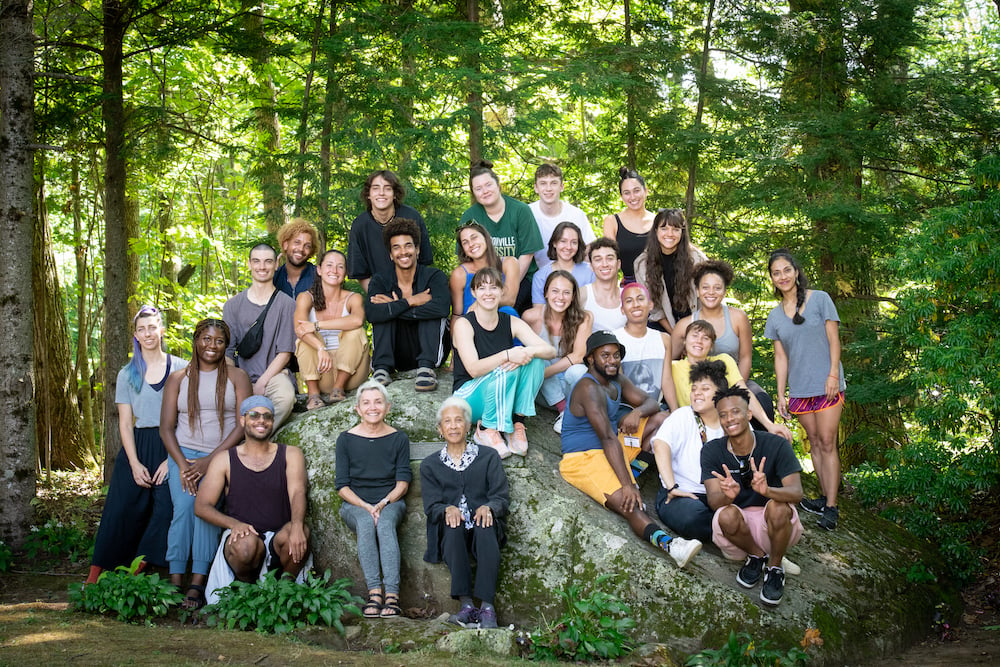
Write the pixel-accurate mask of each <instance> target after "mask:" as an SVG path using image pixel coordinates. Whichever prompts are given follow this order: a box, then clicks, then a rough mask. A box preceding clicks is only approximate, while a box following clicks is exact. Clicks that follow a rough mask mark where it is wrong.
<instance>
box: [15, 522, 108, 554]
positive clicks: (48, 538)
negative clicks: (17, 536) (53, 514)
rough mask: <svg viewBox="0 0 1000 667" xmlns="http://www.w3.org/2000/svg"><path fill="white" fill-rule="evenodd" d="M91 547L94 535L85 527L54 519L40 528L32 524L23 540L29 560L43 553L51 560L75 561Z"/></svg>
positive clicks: (88, 552)
mask: <svg viewBox="0 0 1000 667" xmlns="http://www.w3.org/2000/svg"><path fill="white" fill-rule="evenodd" d="M93 548H94V537H93V536H92V535H89V534H88V533H87V531H86V530H85V529H83V528H80V527H79V526H78V525H77V524H76V523H71V524H69V525H66V524H64V523H63V522H62V521H59V520H56V519H49V520H48V521H46V522H45V524H44V525H43V526H42V527H41V528H39V527H38V526H32V527H31V531H30V532H29V533H28V537H27V539H25V541H24V551H25V553H26V554H27V556H28V560H31V561H34V560H38V559H39V557H41V556H43V555H44V556H46V557H48V559H51V560H59V559H62V558H66V559H68V560H69V561H70V562H73V563H75V562H77V561H78V560H80V559H82V558H84V557H86V556H89V555H90V552H91V550H92V549H93Z"/></svg>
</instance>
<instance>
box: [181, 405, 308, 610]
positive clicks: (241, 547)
mask: <svg viewBox="0 0 1000 667" xmlns="http://www.w3.org/2000/svg"><path fill="white" fill-rule="evenodd" d="M239 422H240V426H242V427H243V431H244V435H245V440H244V441H243V442H242V443H240V444H239V445H237V446H236V447H233V448H232V449H230V450H229V452H228V453H227V454H224V455H221V456H216V457H215V458H213V459H212V463H211V464H210V465H209V467H208V472H207V473H206V474H205V478H204V479H203V480H202V482H201V486H200V487H199V488H198V497H197V498H196V499H195V504H194V511H195V514H196V515H197V516H199V517H200V518H202V519H203V520H205V521H207V522H208V523H211V524H213V525H216V526H219V527H220V528H224V529H225V532H224V533H223V534H222V541H221V543H220V545H219V549H218V552H217V553H216V556H215V561H213V563H212V571H211V572H210V573H209V577H208V586H207V587H206V588H207V590H208V595H207V596H206V598H207V600H208V602H209V604H211V603H213V602H214V601H215V600H217V599H218V596H217V593H216V591H217V590H218V589H219V588H222V587H224V586H227V585H228V584H229V583H231V582H232V581H233V579H239V580H240V581H256V580H257V579H258V578H260V577H263V576H264V575H265V574H267V572H268V571H270V570H279V572H278V575H279V576H280V575H281V574H284V573H287V574H289V575H291V576H292V578H293V579H294V578H297V577H298V576H299V573H300V572H302V570H303V567H304V566H306V565H307V562H308V560H309V544H308V541H309V529H308V528H307V527H306V525H305V515H306V465H305V457H304V456H303V455H302V450H300V449H299V448H298V447H292V446H289V445H282V444H278V443H275V442H271V440H270V437H271V431H272V430H273V427H274V404H273V403H272V402H271V400H270V399H268V398H267V397H266V396H256V395H255V396H250V397H249V398H247V399H246V400H245V401H243V403H242V404H241V405H240V416H239ZM223 492H224V493H225V498H226V501H225V505H224V509H225V512H222V511H220V510H219V509H217V508H216V505H217V504H218V502H219V498H220V497H222V494H223Z"/></svg>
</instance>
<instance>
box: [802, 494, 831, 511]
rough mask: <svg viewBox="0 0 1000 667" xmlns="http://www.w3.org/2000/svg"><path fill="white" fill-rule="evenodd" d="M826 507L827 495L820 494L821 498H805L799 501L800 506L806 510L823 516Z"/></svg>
mask: <svg viewBox="0 0 1000 667" xmlns="http://www.w3.org/2000/svg"><path fill="white" fill-rule="evenodd" d="M824 507H826V496H820V497H819V498H812V499H810V498H803V499H802V500H800V501H799V508H801V509H803V510H805V511H806V512H811V513H812V514H818V515H819V516H823V508H824Z"/></svg>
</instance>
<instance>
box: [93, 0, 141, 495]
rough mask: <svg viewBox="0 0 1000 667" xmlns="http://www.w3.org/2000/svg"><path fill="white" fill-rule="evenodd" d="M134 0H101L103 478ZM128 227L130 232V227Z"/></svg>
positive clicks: (112, 382)
mask: <svg viewBox="0 0 1000 667" xmlns="http://www.w3.org/2000/svg"><path fill="white" fill-rule="evenodd" d="M133 2H134V0H125V2H124V4H123V2H122V0H104V44H103V49H102V51H101V58H102V61H103V66H104V78H103V96H102V101H101V116H102V119H103V121H104V216H105V222H104V234H105V238H104V326H103V332H104V350H103V354H102V357H103V368H102V372H103V382H102V385H103V387H104V478H105V480H108V479H110V477H111V469H112V467H113V466H114V461H115V456H117V454H118V450H119V449H121V444H122V443H121V436H119V434H118V408H117V406H116V405H115V388H116V384H117V377H118V370H119V369H120V368H121V367H122V366H124V365H125V362H126V361H128V351H129V349H130V345H129V343H130V337H131V331H130V327H129V323H130V321H131V319H130V317H129V296H130V295H131V294H132V293H133V291H134V289H135V286H134V284H133V283H132V282H130V280H129V278H130V273H131V272H130V270H129V262H130V258H129V255H130V254H131V253H130V252H129V247H128V241H129V238H130V237H132V236H135V233H134V232H133V231H132V230H130V229H129V222H130V217H131V216H130V215H129V212H128V210H127V202H126V185H125V173H126V164H125V163H126V160H125V122H126V119H125V101H124V94H123V90H122V61H123V46H124V41H125V31H126V30H127V29H128V15H129V13H130V12H131V8H132V3H133ZM130 232H131V233H130Z"/></svg>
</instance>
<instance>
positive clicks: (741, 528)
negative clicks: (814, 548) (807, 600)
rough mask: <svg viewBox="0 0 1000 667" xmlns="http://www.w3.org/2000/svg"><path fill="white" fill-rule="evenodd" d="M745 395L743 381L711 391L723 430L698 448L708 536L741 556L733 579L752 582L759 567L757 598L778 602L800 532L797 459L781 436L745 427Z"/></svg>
mask: <svg viewBox="0 0 1000 667" xmlns="http://www.w3.org/2000/svg"><path fill="white" fill-rule="evenodd" d="M749 399H750V396H749V394H748V393H747V390H746V389H743V388H742V387H730V388H729V389H725V390H722V391H719V392H718V393H716V394H715V408H716V410H717V411H718V413H719V422H720V424H721V425H722V429H723V431H724V432H725V437H722V438H718V439H716V440H712V441H711V442H709V443H707V444H706V445H705V447H704V448H703V449H702V451H701V477H702V481H703V482H704V484H705V491H706V493H707V495H708V505H709V507H710V508H712V509H713V510H715V516H714V517H713V519H712V541H713V542H715V544H716V545H717V546H718V547H719V548H720V549H721V550H722V553H723V555H725V556H726V558H728V559H730V560H737V561H738V560H740V559H743V558H745V559H746V560H745V562H744V563H743V567H741V568H740V571H739V573H738V574H737V575H736V581H737V583H739V584H740V585H741V586H743V587H744V588H753V587H754V586H756V585H757V582H758V581H760V579H761V574H763V578H764V584H763V586H762V587H761V591H760V599H761V601H763V602H765V603H767V604H771V605H776V604H778V603H779V602H781V597H782V595H783V593H784V588H785V571H784V570H783V569H782V568H781V559H782V558H783V557H784V555H785V552H786V551H787V550H788V548H789V547H791V546H793V545H794V544H796V543H797V542H798V541H799V538H800V537H801V536H802V524H801V523H799V515H798V513H797V512H796V510H795V505H796V504H797V503H798V502H799V500H801V499H802V482H801V480H800V479H799V473H801V472H802V467H801V466H800V465H799V462H798V460H797V459H796V458H795V453H794V452H793V451H792V446H791V445H790V444H789V443H788V441H787V440H785V439H783V438H780V437H778V436H776V435H771V434H770V433H765V432H763V431H753V430H751V428H750V409H749Z"/></svg>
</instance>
